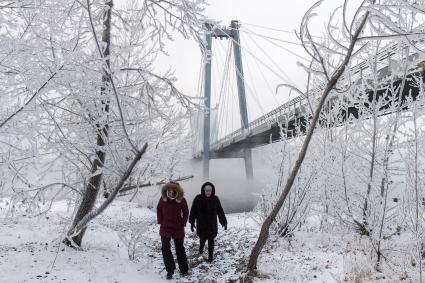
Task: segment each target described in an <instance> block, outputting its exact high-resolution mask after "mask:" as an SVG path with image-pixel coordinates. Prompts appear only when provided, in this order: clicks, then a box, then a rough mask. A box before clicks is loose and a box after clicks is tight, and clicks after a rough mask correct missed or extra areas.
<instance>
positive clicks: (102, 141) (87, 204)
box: [64, 0, 112, 247]
mask: <svg viewBox="0 0 425 283" xmlns="http://www.w3.org/2000/svg"><path fill="white" fill-rule="evenodd" d="M105 5H106V6H107V10H106V11H105V15H104V20H103V33H102V42H104V43H105V49H104V51H103V54H102V55H103V56H102V58H104V62H102V63H103V64H106V65H107V67H106V68H105V67H103V75H102V87H101V89H100V92H101V96H102V107H103V109H102V110H103V115H105V116H108V114H109V103H110V102H109V99H108V93H107V92H108V89H110V83H111V80H110V78H111V77H110V75H109V74H108V73H107V72H108V70H110V60H109V54H110V45H111V10H112V0H110V1H108V0H106V1H105ZM88 9H90V6H89V5H88ZM93 33H94V31H93ZM94 36H95V35H94ZM104 120H105V121H106V122H104V124H100V123H98V124H97V131H98V132H97V141H96V148H97V150H96V157H95V159H94V161H93V164H92V168H91V174H92V175H91V177H90V180H89V182H88V184H87V187H86V189H85V191H84V192H83V198H82V200H81V203H80V206H79V208H78V210H77V213H76V215H75V218H74V221H73V222H72V225H71V228H70V229H69V231H68V236H69V235H71V233H72V232H73V231H74V228H75V227H76V225H77V224H78V223H79V222H80V221H81V220H82V219H83V218H84V216H86V215H87V214H88V213H90V211H91V210H92V209H93V206H94V204H95V202H96V198H97V195H98V193H99V189H100V184H101V182H102V177H103V172H102V168H103V165H104V162H105V156H106V153H105V151H104V147H105V145H106V142H107V138H108V132H109V123H108V119H104ZM85 231H86V228H83V229H81V231H79V232H78V233H77V234H76V235H73V236H72V238H71V239H72V241H70V240H69V239H65V240H64V243H65V244H67V245H69V246H78V247H81V242H82V239H83V236H84V233H85Z"/></svg>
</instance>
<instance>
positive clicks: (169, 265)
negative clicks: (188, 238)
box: [161, 237, 189, 273]
mask: <svg viewBox="0 0 425 283" xmlns="http://www.w3.org/2000/svg"><path fill="white" fill-rule="evenodd" d="M173 240H174V246H175V247H176V256H177V263H178V264H179V269H180V272H181V273H187V272H188V270H189V267H188V265H187V257H186V252H185V250H184V245H183V243H184V239H176V238H173ZM161 245H162V247H161V250H162V257H163V259H164V264H165V270H167V273H174V269H176V264H175V263H174V257H173V253H172V252H171V238H168V237H161Z"/></svg>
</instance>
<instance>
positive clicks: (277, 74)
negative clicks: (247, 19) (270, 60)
mask: <svg viewBox="0 0 425 283" xmlns="http://www.w3.org/2000/svg"><path fill="white" fill-rule="evenodd" d="M217 29H219V30H220V31H222V32H223V33H225V32H224V31H223V30H222V29H220V28H219V27H217ZM229 40H231V41H232V42H233V43H234V44H237V45H239V46H240V48H241V49H243V50H245V51H246V52H247V53H248V54H250V55H251V56H252V57H254V58H256V59H257V60H258V61H259V62H260V63H261V64H262V65H263V66H264V67H266V68H267V69H269V71H271V72H272V73H273V74H274V75H276V76H277V77H279V78H280V79H281V80H283V81H284V82H286V83H291V82H290V81H288V79H287V78H284V77H282V76H281V75H280V74H279V73H278V72H276V71H275V70H273V69H272V68H271V67H270V66H269V65H268V64H267V63H265V62H264V61H263V60H261V59H260V58H258V56H256V55H255V54H253V53H252V52H251V51H249V50H247V49H246V48H245V47H244V46H243V45H241V44H239V43H238V42H236V41H235V40H234V39H233V38H231V37H229Z"/></svg>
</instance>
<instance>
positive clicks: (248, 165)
mask: <svg viewBox="0 0 425 283" xmlns="http://www.w3.org/2000/svg"><path fill="white" fill-rule="evenodd" d="M244 155H245V156H244V160H245V176H246V178H247V179H248V180H252V179H254V169H253V167H252V153H251V149H250V148H247V149H245V152H244Z"/></svg>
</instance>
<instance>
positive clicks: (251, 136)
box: [193, 21, 424, 179]
mask: <svg viewBox="0 0 425 283" xmlns="http://www.w3.org/2000/svg"><path fill="white" fill-rule="evenodd" d="M206 27H207V29H208V31H209V32H208V33H207V35H206V42H207V61H206V62H205V63H204V64H203V65H204V70H203V73H202V77H203V87H202V88H201V91H200V92H203V96H204V99H205V106H206V108H207V109H210V110H211V65H212V64H211V62H212V54H213V53H212V39H213V38H214V39H217V38H218V39H229V42H231V45H230V44H229V47H230V48H231V49H233V53H234V55H233V57H234V70H233V72H234V74H235V77H236V82H237V86H236V87H235V88H236V89H237V93H238V95H237V97H238V106H239V114H240V117H239V118H240V127H239V128H237V129H234V130H233V131H231V132H230V133H227V134H225V135H221V136H219V137H218V139H216V140H213V141H212V142H211V137H210V136H211V132H217V131H218V129H217V127H220V126H222V125H220V123H213V124H212V127H211V120H212V119H211V115H210V114H211V111H206V112H204V113H203V115H202V116H203V121H202V122H201V123H198V127H199V125H201V126H200V127H201V128H202V129H197V131H198V133H199V132H202V133H203V135H202V144H201V146H200V147H198V148H197V149H196V150H194V153H193V157H194V158H202V159H203V170H204V178H205V179H208V176H209V160H210V159H214V158H244V159H245V170H246V175H247V177H248V178H252V176H253V171H252V157H251V149H252V148H255V147H257V146H261V145H265V144H268V143H271V142H275V141H279V140H281V139H282V138H292V137H294V136H297V135H299V134H302V133H304V131H305V127H306V125H307V122H308V120H309V119H310V117H311V114H312V113H311V112H312V110H313V108H312V105H311V104H314V103H315V100H316V99H317V98H318V97H319V95H320V92H321V89H320V87H318V88H316V89H314V90H313V91H311V93H309V94H308V96H309V97H308V98H307V97H306V96H305V95H300V96H298V97H295V98H293V99H291V100H289V101H287V102H285V103H283V104H281V105H280V106H278V107H276V108H275V109H273V110H271V111H268V112H266V113H263V114H262V115H261V116H259V117H258V118H256V119H255V120H253V121H251V122H249V121H248V111H247V108H248V107H247V95H246V82H247V80H246V76H245V75H244V69H243V66H242V48H243V45H242V44H241V40H240V29H239V27H240V24H239V23H238V22H237V21H232V23H231V25H230V27H228V28H223V27H218V26H216V25H213V24H206ZM249 32H250V34H254V35H256V36H261V35H260V34H259V33H255V32H253V31H249ZM264 38H265V39H266V40H267V41H269V42H271V43H273V44H276V43H275V42H274V41H273V40H279V41H280V39H277V38H273V37H269V36H265V37H264ZM287 42H289V41H287ZM290 44H296V43H295V42H290ZM420 47H423V43H421V42H418V43H417V44H416V48H420ZM230 48H229V50H228V51H227V52H226V60H225V61H224V63H223V64H222V66H223V67H224V72H223V82H224V78H225V76H226V75H228V74H229V72H230V71H229V62H230V57H231V50H230ZM406 48H407V47H406V46H403V45H400V44H399V43H396V44H391V45H388V46H387V47H385V48H383V49H381V50H380V51H379V53H378V54H377V55H376V56H375V58H374V59H376V60H372V61H375V62H377V63H376V66H371V65H370V63H371V62H370V61H360V62H359V63H357V65H355V66H353V67H351V69H350V72H349V73H350V75H351V78H350V81H351V82H353V83H352V85H350V86H346V87H347V88H346V90H345V92H348V91H349V89H350V88H356V87H357V86H359V85H361V83H362V81H364V80H365V77H367V76H369V80H370V77H371V73H372V71H371V68H372V69H374V71H373V73H374V74H375V82H380V85H379V86H378V85H377V86H375V87H372V88H370V89H367V90H363V93H364V95H363V96H362V99H361V100H358V99H357V100H358V101H351V102H350V101H345V105H346V107H341V105H340V104H338V103H341V101H338V100H341V99H343V100H347V99H348V100H349V99H350V98H349V97H348V98H347V95H344V93H338V92H336V91H335V92H334V94H333V95H331V96H330V99H329V100H328V103H327V107H326V109H324V112H326V111H328V112H332V111H333V110H334V109H336V110H337V111H336V113H333V115H334V116H337V117H338V119H336V120H335V119H334V120H333V121H332V122H329V121H325V119H323V120H322V121H321V123H322V124H326V123H328V126H338V125H339V124H341V123H342V122H343V121H346V120H347V119H352V118H354V119H357V118H359V116H360V115H361V113H362V111H365V110H366V111H368V110H370V109H371V108H372V106H376V104H377V103H378V102H379V103H380V104H379V106H378V109H377V110H378V112H379V115H386V114H389V113H392V112H393V111H395V109H396V108H395V103H394V102H396V101H397V102H398V101H399V102H400V104H399V108H400V109H406V108H407V107H408V104H407V103H408V101H409V99H411V100H415V99H416V98H417V96H418V95H419V94H420V87H419V82H418V80H420V81H422V82H423V80H424V72H423V69H422V67H421V66H418V63H420V62H421V61H423V59H422V60H421V59H420V57H421V56H420V51H419V49H418V50H416V51H415V50H413V51H410V52H408V53H407V55H406V57H405V58H404V60H407V61H408V62H409V63H408V64H409V67H408V68H407V69H406V72H405V74H406V76H405V77H404V78H401V77H396V76H392V74H393V73H395V72H396V69H397V68H398V69H399V68H401V67H402V66H401V65H400V58H399V56H400V52H399V51H400V49H406ZM289 51H290V50H289ZM291 52H292V51H291ZM245 53H247V54H249V55H251V56H253V57H255V58H257V59H258V57H257V56H256V55H255V53H253V52H252V51H250V50H246V52H245ZM292 53H294V52H292ZM294 54H295V56H298V57H301V56H299V55H298V54H296V53H294ZM261 63H262V65H263V66H264V67H266V68H268V69H269V70H270V71H271V72H272V73H274V74H275V75H277V76H279V77H280V78H281V79H282V80H284V81H285V82H289V81H288V79H287V78H288V76H287V75H286V74H285V72H284V71H283V70H282V69H281V68H279V70H277V71H274V70H273V69H272V67H270V66H269V65H267V64H265V63H264V62H263V61H262V62H261ZM281 74H283V75H284V76H285V77H286V78H285V77H282V75H281ZM382 82H384V83H382ZM289 83H290V82H289ZM369 85H373V82H370V84H369ZM389 90H392V91H389ZM225 91H226V86H225V83H222V85H221V86H220V91H219V93H220V95H219V99H218V101H219V102H220V99H221V97H222V96H223V92H225ZM340 92H341V91H340ZM353 99H355V98H353ZM336 105H338V106H336ZM219 112H220V109H219ZM333 112H335V111H333ZM217 116H220V113H218V114H217V113H216V115H215V117H217ZM221 116H222V115H221ZM329 123H331V124H329ZM216 135H217V134H216ZM206 149H209V150H206Z"/></svg>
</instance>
